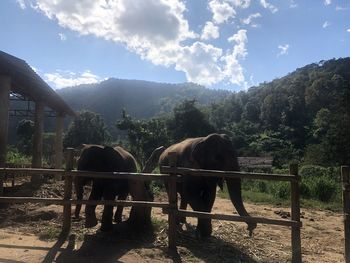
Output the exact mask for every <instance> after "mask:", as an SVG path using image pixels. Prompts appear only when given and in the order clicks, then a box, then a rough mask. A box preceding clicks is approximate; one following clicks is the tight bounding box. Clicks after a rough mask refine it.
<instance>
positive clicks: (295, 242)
mask: <svg viewBox="0 0 350 263" xmlns="http://www.w3.org/2000/svg"><path fill="white" fill-rule="evenodd" d="M289 174H290V175H291V176H294V177H296V178H299V179H298V180H295V181H291V219H292V220H293V221H296V222H300V185H299V181H300V176H299V174H298V164H290V165H289ZM300 227H301V226H300V225H299V226H293V227H292V237H291V238H292V262H293V263H301V262H302V259H301V236H300Z"/></svg>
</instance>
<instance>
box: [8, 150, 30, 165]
mask: <svg viewBox="0 0 350 263" xmlns="http://www.w3.org/2000/svg"><path fill="white" fill-rule="evenodd" d="M31 162H32V158H31V157H29V156H26V155H24V154H22V153H20V152H19V151H18V149H17V148H16V147H13V146H10V147H8V149H7V154H6V163H11V164H15V165H20V164H30V163H31Z"/></svg>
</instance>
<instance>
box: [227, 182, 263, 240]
mask: <svg viewBox="0 0 350 263" xmlns="http://www.w3.org/2000/svg"><path fill="white" fill-rule="evenodd" d="M226 184H227V189H228V192H229V194H230V198H231V201H232V204H233V205H234V206H235V208H236V210H237V212H238V214H239V215H240V216H250V215H249V213H248V212H247V210H246V209H245V207H244V204H243V201H242V190H241V179H239V178H234V179H231V178H230V179H228V178H226ZM247 225H248V231H249V235H251V234H252V232H253V230H254V229H255V228H256V226H257V224H256V223H247Z"/></svg>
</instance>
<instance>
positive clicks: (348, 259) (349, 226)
mask: <svg viewBox="0 0 350 263" xmlns="http://www.w3.org/2000/svg"><path fill="white" fill-rule="evenodd" d="M341 177H342V184H343V210H344V259H345V263H350V191H349V190H350V189H349V188H350V169H349V166H342V167H341Z"/></svg>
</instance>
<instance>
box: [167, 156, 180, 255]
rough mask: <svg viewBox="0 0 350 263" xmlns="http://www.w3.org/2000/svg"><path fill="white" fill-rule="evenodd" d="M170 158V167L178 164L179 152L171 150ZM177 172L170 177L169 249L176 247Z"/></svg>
mask: <svg viewBox="0 0 350 263" xmlns="http://www.w3.org/2000/svg"><path fill="white" fill-rule="evenodd" d="M168 158H169V165H170V167H176V166H177V154H176V152H170V153H169V155H168ZM176 179H177V175H176V174H173V173H172V174H170V179H169V181H168V182H169V207H170V209H169V215H168V222H169V233H168V239H169V240H168V241H169V244H168V245H169V249H172V250H175V249H176V228H177V223H176V221H177V220H176V218H177V209H178V207H177V191H176Z"/></svg>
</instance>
